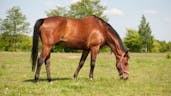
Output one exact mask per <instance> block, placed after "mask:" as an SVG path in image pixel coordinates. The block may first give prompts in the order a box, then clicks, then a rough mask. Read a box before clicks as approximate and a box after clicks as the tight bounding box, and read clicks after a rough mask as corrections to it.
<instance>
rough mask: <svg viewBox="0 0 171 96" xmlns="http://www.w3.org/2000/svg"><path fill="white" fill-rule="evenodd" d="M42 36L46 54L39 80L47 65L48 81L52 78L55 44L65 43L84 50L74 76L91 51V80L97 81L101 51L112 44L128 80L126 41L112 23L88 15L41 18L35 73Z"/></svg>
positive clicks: (37, 26) (35, 42) (40, 60)
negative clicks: (96, 72)
mask: <svg viewBox="0 0 171 96" xmlns="http://www.w3.org/2000/svg"><path fill="white" fill-rule="evenodd" d="M39 36H40V38H41V41H42V46H43V48H42V52H41V55H40V57H39V58H38V62H37V70H36V73H35V81H38V80H39V74H40V69H41V65H42V64H43V63H44V62H45V65H46V71H47V79H48V81H51V76H50V51H51V48H52V46H54V45H55V44H57V45H58V44H62V45H63V46H64V47H68V48H74V49H78V50H83V51H82V56H81V59H80V62H79V65H78V68H77V69H76V71H75V73H74V78H77V76H78V73H79V71H80V69H81V68H82V66H83V65H84V62H85V60H86V58H87V56H88V54H89V52H90V51H91V63H90V67H91V68H90V73H89V78H90V79H93V71H94V67H95V61H96V56H97V54H98V52H99V49H100V48H102V47H103V46H104V45H108V46H109V47H110V48H111V50H112V51H113V53H114V54H115V55H116V67H117V69H118V72H119V75H120V77H121V78H122V79H127V78H128V75H129V73H128V57H129V56H128V51H126V50H125V49H124V46H123V44H122V41H121V39H120V37H119V35H118V34H117V33H116V31H115V30H114V29H113V28H112V26H111V25H110V24H108V23H107V22H105V21H104V20H103V19H101V18H99V17H97V16H88V17H85V18H80V19H73V18H66V17H60V16H55V17H48V18H44V19H39V20H38V21H37V22H36V24H35V26H34V33H33V46H32V55H31V57H32V70H33V71H34V70H35V66H36V61H37V56H38V40H39Z"/></svg>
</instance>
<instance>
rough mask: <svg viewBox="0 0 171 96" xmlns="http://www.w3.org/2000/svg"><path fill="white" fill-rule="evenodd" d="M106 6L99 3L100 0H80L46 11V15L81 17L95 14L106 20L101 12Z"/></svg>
mask: <svg viewBox="0 0 171 96" xmlns="http://www.w3.org/2000/svg"><path fill="white" fill-rule="evenodd" d="M105 9H106V8H105V7H104V6H103V5H101V4H100V0H80V1H78V2H76V3H74V4H71V5H70V6H66V7H60V6H57V7H56V9H53V10H50V11H47V12H46V14H47V16H65V17H71V18H82V17H85V16H91V15H96V16H99V17H100V18H103V19H104V20H108V19H107V17H106V16H105V15H104V14H103V12H104V10H105Z"/></svg>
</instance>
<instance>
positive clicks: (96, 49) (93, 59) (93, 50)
mask: <svg viewBox="0 0 171 96" xmlns="http://www.w3.org/2000/svg"><path fill="white" fill-rule="evenodd" d="M99 48H100V46H94V47H92V48H91V62H90V73H89V78H90V80H92V79H93V72H94V67H95V63H96V57H97V54H98V52H99Z"/></svg>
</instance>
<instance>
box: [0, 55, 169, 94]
mask: <svg viewBox="0 0 171 96" xmlns="http://www.w3.org/2000/svg"><path fill="white" fill-rule="evenodd" d="M80 55H81V54H80V53H53V54H52V56H51V74H52V78H53V82H52V83H48V82H47V80H46V70H45V66H44V65H43V66H42V70H41V74H40V82H39V83H35V82H34V81H33V77H34V73H33V72H31V63H30V53H22V52H18V53H10V52H0V96H171V59H167V58H166V54H165V53H156V54H154V53H149V54H140V53H132V54H131V58H130V60H129V68H130V76H129V79H128V80H127V81H124V80H120V79H119V76H118V73H117V70H116V67H115V57H114V56H113V55H110V54H107V53H100V54H99V55H98V57H97V62H96V67H95V72H94V80H92V81H91V80H89V78H88V74H89V68H90V67H89V65H90V64H89V62H90V59H89V58H87V60H86V63H85V65H84V66H83V68H82V70H81V71H80V74H79V76H78V79H73V78H72V76H73V73H74V71H75V69H76V67H77V65H78V61H79V58H80Z"/></svg>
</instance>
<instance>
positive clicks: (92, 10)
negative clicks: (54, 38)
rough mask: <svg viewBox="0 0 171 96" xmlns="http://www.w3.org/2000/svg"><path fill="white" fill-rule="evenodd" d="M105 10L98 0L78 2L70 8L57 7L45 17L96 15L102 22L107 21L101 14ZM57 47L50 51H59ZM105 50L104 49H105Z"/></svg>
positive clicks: (66, 49) (81, 0)
mask: <svg viewBox="0 0 171 96" xmlns="http://www.w3.org/2000/svg"><path fill="white" fill-rule="evenodd" d="M105 9H106V8H105V7H104V6H102V5H101V4H100V0H80V1H78V2H76V3H74V4H71V5H70V6H68V7H67V6H66V7H59V6H57V7H56V9H53V10H50V11H48V12H46V13H47V16H65V17H71V18H82V17H85V16H91V15H96V16H98V17H100V18H103V19H104V20H106V21H107V20H108V19H107V17H106V16H105V15H104V14H103V12H104V10H105ZM58 48H63V47H61V46H60V47H57V46H55V48H53V49H52V51H56V50H61V49H58ZM105 48H106V47H105ZM63 50H64V51H69V52H75V51H74V50H71V49H68V48H65V49H63Z"/></svg>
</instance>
